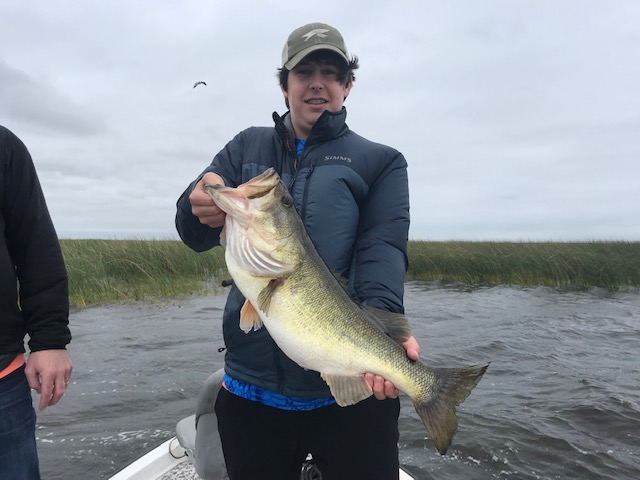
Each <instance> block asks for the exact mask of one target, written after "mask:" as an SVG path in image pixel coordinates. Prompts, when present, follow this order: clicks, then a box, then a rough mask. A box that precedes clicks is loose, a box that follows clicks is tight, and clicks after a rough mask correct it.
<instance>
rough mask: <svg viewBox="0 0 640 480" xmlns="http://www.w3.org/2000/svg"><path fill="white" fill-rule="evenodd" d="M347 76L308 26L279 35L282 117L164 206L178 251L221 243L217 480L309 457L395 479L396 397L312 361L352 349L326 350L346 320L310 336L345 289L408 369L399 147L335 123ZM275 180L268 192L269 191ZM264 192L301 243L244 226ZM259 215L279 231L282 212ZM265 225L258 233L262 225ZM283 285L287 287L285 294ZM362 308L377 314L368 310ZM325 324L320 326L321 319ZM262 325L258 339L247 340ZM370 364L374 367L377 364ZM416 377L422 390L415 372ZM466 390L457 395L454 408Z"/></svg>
mask: <svg viewBox="0 0 640 480" xmlns="http://www.w3.org/2000/svg"><path fill="white" fill-rule="evenodd" d="M357 68H358V60H357V58H356V57H354V56H350V55H349V53H348V51H347V48H346V45H345V42H344V39H343V37H342V35H341V34H340V33H339V32H338V31H337V30H336V29H335V28H333V27H331V26H329V25H326V24H322V23H313V24H308V25H304V26H302V27H300V28H298V29H296V30H295V31H293V32H292V33H291V35H290V36H289V38H288V39H287V42H286V44H285V47H284V50H283V55H282V67H281V68H280V69H279V73H278V78H279V81H280V87H281V90H282V93H283V96H284V100H285V104H286V106H287V108H288V112H287V113H285V114H284V115H283V116H280V115H278V114H276V113H274V114H273V120H274V122H275V126H274V127H251V128H248V129H247V130H244V131H242V132H240V133H239V134H238V135H237V136H236V137H235V138H234V139H232V140H231V141H230V142H229V143H228V144H227V145H226V146H225V147H224V148H223V149H222V150H221V151H220V152H219V153H218V154H217V155H216V156H215V157H214V159H213V161H212V163H211V165H210V166H209V167H207V168H206V169H205V171H204V172H203V173H202V174H201V175H200V176H199V177H198V178H197V179H196V180H195V181H194V182H193V183H192V184H191V185H189V187H188V188H187V189H186V191H185V192H184V193H183V195H182V196H181V197H180V199H179V200H178V203H177V209H178V211H177V215H176V226H177V229H178V232H179V234H180V236H181V238H182V240H183V241H184V242H185V244H186V245H188V246H189V247H190V248H192V249H194V250H196V251H204V250H208V249H210V248H213V247H214V246H217V245H223V246H225V249H226V259H227V265H228V267H229V270H230V272H231V274H232V277H233V278H234V281H235V282H234V285H233V286H232V287H231V291H230V292H229V296H228V298H227V303H226V307H225V311H224V315H223V331H224V338H225V344H226V347H227V351H226V356H225V376H224V383H223V388H222V389H221V392H220V394H219V396H218V399H217V402H216V407H215V409H216V413H217V415H218V425H219V431H220V436H221V440H222V445H223V451H224V457H225V462H226V464H227V469H228V472H229V476H230V478H231V480H245V479H247V480H249V479H251V480H253V479H256V478H260V479H273V480H287V479H291V480H293V479H298V478H299V476H300V468H301V465H302V464H303V462H304V460H305V458H306V456H307V454H308V453H311V454H312V455H313V457H314V459H315V462H316V463H317V465H318V467H319V469H320V471H321V472H322V475H323V479H325V480H332V479H347V478H348V479H355V478H358V479H359V478H363V479H364V478H366V479H368V480H376V479H379V480H389V479H393V478H397V477H398V468H399V465H398V437H399V434H398V416H399V409H400V405H399V401H398V399H397V397H398V390H397V389H396V385H395V384H394V383H392V382H391V381H390V380H389V378H388V377H383V375H381V374H380V373H382V372H386V371H387V370H385V369H384V368H382V367H381V368H380V369H379V370H377V371H375V372H374V371H373V370H375V368H372V369H371V370H369V369H364V370H363V369H362V368H360V366H358V368H355V369H354V372H357V373H352V372H350V371H345V372H344V376H342V375H340V373H341V372H338V371H334V370H335V369H336V368H342V366H345V368H347V369H348V368H350V360H349V359H346V360H345V362H342V363H340V362H338V363H332V362H331V360H330V359H328V361H327V362H323V358H322V356H323V352H324V353H326V352H334V354H335V357H341V356H342V355H341V353H342V352H341V349H348V348H351V345H352V344H351V343H349V342H348V341H347V342H346V343H341V342H342V340H341V339H339V338H338V337H340V336H349V335H350V334H351V333H350V331H349V328H350V326H349V324H348V323H345V324H344V326H343V327H344V328H343V327H342V326H341V327H335V326H333V327H331V328H333V330H332V331H329V330H326V332H328V333H327V334H326V335H325V330H323V329H322V328H320V329H314V325H316V324H317V323H318V322H316V319H315V318H313V317H315V312H316V311H318V310H323V309H324V308H325V307H328V306H329V304H331V305H333V304H334V303H336V302H338V300H336V299H334V297H327V296H325V294H326V291H325V290H331V292H333V293H335V295H336V297H335V298H338V297H339V296H340V294H339V293H337V291H338V290H340V289H342V292H348V293H345V297H346V298H347V300H346V301H345V302H343V303H345V308H346V309H350V311H351V310H353V311H354V312H355V314H354V315H356V316H360V317H362V318H364V319H365V320H363V321H362V322H363V323H362V325H360V326H363V327H367V326H370V325H375V328H374V329H373V330H375V332H374V333H373V336H376V335H377V334H378V333H380V332H384V333H383V334H382V335H380V336H381V337H384V339H379V340H380V342H381V344H383V343H384V342H385V341H386V340H385V339H389V338H391V337H393V340H392V341H391V344H392V346H390V347H389V348H390V349H391V350H393V348H394V347H393V345H395V347H396V348H397V345H398V344H401V345H402V346H403V348H404V351H403V353H402V357H403V358H402V359H401V358H398V357H397V355H396V357H395V361H396V363H403V362H406V363H407V364H416V365H418V364H419V362H417V360H418V358H419V347H418V344H417V342H416V341H415V339H414V338H413V337H412V336H411V335H410V333H409V329H408V325H406V321H404V320H403V317H401V315H393V314H402V313H403V311H404V309H403V303H402V302H403V300H402V299H403V291H404V274H405V272H406V268H407V242H408V230H409V193H408V181H407V163H406V160H405V158H404V157H403V156H402V154H401V153H399V152H398V151H396V150H394V149H393V148H390V147H388V146H385V145H381V144H377V143H374V142H371V141H369V140H367V139H365V138H363V137H361V136H359V135H357V134H356V133H355V132H354V131H352V130H350V129H349V127H348V126H347V124H346V123H345V118H346V109H345V108H344V106H343V104H344V101H345V100H346V99H347V97H348V96H349V94H350V93H351V89H352V87H353V83H354V80H355V76H354V71H355V70H356V69H357ZM256 177H258V178H257V179H256ZM252 179H256V180H253V181H252ZM280 180H281V181H282V185H284V187H281V188H282V190H278V188H280V187H278V188H275V187H274V186H275V185H276V183H277V184H278V185H279V184H280ZM250 181H252V182H250ZM243 184H244V185H243ZM216 185H217V186H221V187H216ZM227 187H231V188H227ZM235 187H240V188H235ZM216 188H219V189H220V190H221V191H223V193H222V194H221V195H227V196H228V197H229V198H230V200H229V203H228V204H226V205H223V201H224V199H222V198H220V200H219V201H218V203H216V202H214V200H213V197H214V196H215V195H216V192H215V190H216ZM236 190H237V192H238V193H237V194H235V193H234V191H236ZM274 192H279V193H274ZM273 195H279V196H278V197H277V198H275V200H274V201H276V203H275V204H273V205H275V206H274V208H279V209H284V210H286V208H287V207H292V208H294V209H295V213H296V215H295V220H296V221H297V217H298V216H299V217H300V219H301V221H302V223H301V225H303V228H301V230H302V231H301V232H297V233H299V235H298V237H300V238H289V237H287V235H288V234H285V233H283V236H282V237H281V238H278V239H276V238H275V235H277V234H278V232H275V233H274V232H273V231H269V230H268V228H267V229H262V228H261V227H260V226H259V225H258V224H259V223H260V220H256V218H254V217H252V215H253V216H255V215H258V216H259V214H260V212H258V211H256V210H255V209H253V207H252V204H253V203H256V202H258V203H260V202H262V200H263V199H262V197H264V202H268V201H271V200H272V199H269V198H267V197H268V196H273ZM264 202H263V205H264V206H265V208H267V207H269V208H271V205H272V204H269V205H266V203H264ZM283 204H284V207H283ZM221 207H223V208H224V209H223V208H221ZM225 210H226V211H225ZM231 210H233V215H231V214H230V213H229V212H231ZM284 210H283V211H284ZM272 213H273V215H276V216H277V215H280V216H281V217H282V219H284V218H285V217H283V216H282V215H286V214H284V213H282V215H281V214H280V213H274V212H273V211H272ZM287 218H289V217H287ZM290 218H294V217H290ZM267 220H268V222H271V226H273V221H274V219H273V218H271V219H267ZM276 220H277V219H276ZM225 221H226V223H227V225H226V227H225ZM291 222H292V220H291V221H290V220H287V225H289V224H290V223H291ZM241 224H242V225H241ZM223 227H224V228H225V231H223ZM287 228H288V227H287V226H286V225H285V226H284V228H283V229H281V231H284V230H286V229H287ZM276 230H277V228H276ZM221 234H222V236H221ZM307 234H308V237H309V238H310V239H311V242H312V243H313V245H311V246H309V248H307V249H306V250H305V249H304V248H301V249H298V251H296V253H295V254H294V256H295V260H294V259H293V257H291V256H289V257H286V258H285V257H283V258H280V257H279V255H280V253H281V252H283V251H285V250H287V249H288V248H289V247H290V246H291V245H292V244H294V243H296V242H298V243H300V242H303V240H301V238H302V237H306V235H307ZM263 247H264V248H263ZM314 247H315V249H314ZM311 250H313V252H314V253H313V255H315V251H316V250H317V254H319V257H318V258H321V259H322V260H321V261H320V263H323V265H322V266H321V267H318V268H325V265H324V264H326V267H328V269H329V270H331V272H333V273H334V274H335V275H336V276H338V277H342V278H343V279H344V281H343V282H342V283H343V284H344V285H343V286H340V287H335V285H338V282H337V281H335V279H334V278H333V277H331V278H332V280H328V279H326V278H325V277H324V276H323V275H324V271H321V270H313V269H311V270H308V271H307V270H306V269H305V270H304V271H302V269H301V268H300V267H301V266H302V264H303V263H304V258H303V257H304V256H306V253H309V251H311ZM300 252H303V253H305V252H306V253H305V255H302V256H301V255H300ZM310 255H311V254H310ZM313 255H311V256H313ZM288 259H291V262H292V263H290V264H288V263H287V261H288ZM318 272H320V273H318ZM316 274H317V275H316ZM305 275H306V277H305ZM328 276H331V275H328ZM294 277H296V278H297V279H298V280H300V281H299V282H297V283H292V280H291V279H292V278H294ZM319 277H322V279H321V280H317V279H318V278H319ZM245 279H246V280H247V281H246V282H245V281H244V280H245ZM334 281H335V285H334V284H333V283H332V282H334ZM325 285H328V287H327V288H326V289H325ZM312 286H315V289H314V288H313V287H312ZM343 287H344V288H343ZM241 290H242V291H241ZM253 293H255V295H254V294H253ZM284 297H286V298H284ZM292 297H297V299H295V300H292ZM340 302H342V300H340ZM294 303H295V304H296V305H297V306H296V307H295V308H294V309H293V310H289V313H290V312H291V311H295V312H298V313H297V316H298V317H305V318H298V319H297V320H301V321H300V322H298V323H296V319H293V321H292V323H290V324H289V323H285V322H281V321H280V319H281V314H280V313H279V312H281V311H284V310H286V306H287V305H293V304H294ZM346 303H351V304H353V307H352V306H351V305H346ZM309 305H313V308H311V307H309ZM296 309H297V310H296ZM376 309H379V310H378V311H380V310H381V311H383V312H386V313H387V315H377V314H375V313H372V312H375V310H376ZM305 312H308V314H307V313H305ZM389 312H391V313H389ZM286 315H287V314H286V313H285V314H283V317H282V318H284V317H286ZM340 315H341V314H340ZM294 316H296V315H294ZM320 316H322V314H320ZM330 316H331V315H327V314H325V315H324V317H323V319H328V320H329V323H331V322H330V320H331V318H328V317H330ZM347 316H348V315H346V314H345V318H346V317H347ZM307 317H308V318H307ZM387 317H388V318H387ZM399 318H401V319H400V320H399ZM368 319H370V320H371V322H369V321H368ZM343 320H344V319H342V318H341V319H340V321H343ZM360 321H361V319H357V322H360ZM263 322H264V325H265V326H266V327H267V328H261V327H262V325H263ZM305 322H306V323H305ZM314 322H315V323H314ZM403 322H404V323H403ZM398 323H399V324H401V325H400V326H399V327H398V325H397V324H398ZM388 324H389V325H388ZM392 324H396V327H397V328H396V330H397V331H396V332H395V333H394V327H393V326H390V325H392ZM305 325H306V326H311V327H310V328H309V329H306V328H305ZM297 328H299V330H296V329H297ZM337 331H339V332H342V333H339V334H338V335H337V336H336V342H334V343H332V344H331V345H327V348H325V349H324V350H323V349H322V348H320V346H322V345H323V343H327V342H328V343H330V341H329V340H328V338H329V337H330V336H331V335H334V334H335V332H337ZM355 331H356V330H354V332H355ZM354 335H355V336H357V334H354ZM332 338H333V337H332ZM359 340H361V339H356V340H354V342H355V343H358V341H359ZM376 341H377V340H376ZM396 342H397V343H396ZM316 346H319V347H318V349H317V350H316V348H315V347H316ZM354 348H355V350H354V351H355V352H358V350H357V348H356V347H354ZM384 348H387V347H386V346H385V347H384ZM400 350H401V351H402V349H400ZM285 352H286V353H285ZM334 354H331V355H329V354H327V357H332V356H334ZM356 356H358V355H356ZM364 356H366V355H364ZM292 357H293V358H294V359H296V360H297V361H294V360H293V359H292ZM312 358H314V359H315V360H312ZM371 358H372V360H371V363H370V364H371V365H372V367H373V366H374V364H375V363H376V361H375V359H376V358H377V357H376V355H372V356H371ZM325 363H326V364H327V365H326V368H325V366H324V365H325ZM320 364H322V365H323V366H322V367H321V366H320ZM329 364H331V365H329ZM316 365H318V367H316ZM365 365H367V364H365ZM420 365H421V364H420ZM407 367H411V365H408V366H407ZM376 368H377V367H376ZM403 368H404V367H403ZM332 369H334V370H332ZM390 371H393V370H390ZM482 372H484V370H482ZM476 374H477V375H476V376H479V375H481V374H482V373H478V372H476ZM429 375H431V377H429V378H430V379H437V375H436V376H433V375H432V373H431V372H430V371H429V372H428V373H427V376H429ZM398 379H399V380H398V382H401V383H402V382H404V380H403V379H402V377H400V376H399V377H398ZM476 382H477V379H474V381H473V382H472V383H473V386H475V383H476ZM409 383H410V382H409V381H407V385H409ZM404 385H405V384H404V383H403V385H402V386H404ZM398 386H400V383H398ZM473 386H469V387H468V391H470V389H471V388H473ZM411 388H412V387H408V386H407V388H406V389H404V388H403V390H411ZM429 388H430V389H431V388H433V384H429ZM465 388H466V387H465ZM465 391H466V390H465ZM468 391H466V394H464V395H463V394H460V393H458V394H457V395H458V396H460V397H462V396H464V397H466V395H468ZM412 398H413V397H412ZM414 401H415V400H414ZM460 401H461V399H460V398H457V399H456V400H455V401H454V403H456V404H457V403H459V402H460ZM416 403H417V402H416ZM341 405H343V406H341ZM416 408H418V405H417V404H416ZM421 416H422V415H421ZM423 421H424V418H423ZM456 424H457V423H456ZM453 429H454V430H455V426H454V427H453ZM451 435H452V433H451ZM448 442H450V436H449V438H448V439H446V440H443V441H442V442H441V443H442V445H441V446H438V449H439V450H440V451H441V452H442V453H444V450H446V447H447V446H448Z"/></svg>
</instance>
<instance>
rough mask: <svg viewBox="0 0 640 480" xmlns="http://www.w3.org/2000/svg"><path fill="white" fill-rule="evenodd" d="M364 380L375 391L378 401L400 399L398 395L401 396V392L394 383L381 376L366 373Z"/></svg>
mask: <svg viewBox="0 0 640 480" xmlns="http://www.w3.org/2000/svg"><path fill="white" fill-rule="evenodd" d="M364 378H365V380H366V382H367V383H368V384H369V386H370V387H371V389H372V390H373V395H374V396H375V397H376V398H377V399H378V400H384V399H385V398H398V395H400V392H399V391H398V389H397V388H396V387H395V386H394V385H393V383H391V382H390V381H388V380H385V379H384V378H382V377H381V376H380V375H374V374H373V373H366V374H365V376H364Z"/></svg>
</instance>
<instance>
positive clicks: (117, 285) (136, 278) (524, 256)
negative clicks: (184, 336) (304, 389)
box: [61, 240, 640, 308]
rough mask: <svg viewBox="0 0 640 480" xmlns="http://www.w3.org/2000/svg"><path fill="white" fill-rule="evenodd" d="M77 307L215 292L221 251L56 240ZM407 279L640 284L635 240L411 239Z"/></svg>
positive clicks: (170, 243) (221, 273)
mask: <svg viewBox="0 0 640 480" xmlns="http://www.w3.org/2000/svg"><path fill="white" fill-rule="evenodd" d="M61 244H62V251H63V254H64V257H65V262H66V265H67V270H68V272H69V295H70V300H71V304H72V305H73V306H75V307H81V308H82V307H86V306H89V305H95V304H101V303H107V302H114V301H115V302H117V301H130V300H142V299H152V298H156V297H167V296H178V295H187V294H192V293H205V292H216V293H217V292H219V290H218V288H219V286H220V284H221V281H222V280H224V279H228V278H229V274H228V272H227V270H226V266H225V263H224V253H223V250H222V249H221V248H215V249H213V250H209V251H207V252H204V253H195V252H193V251H192V250H190V249H189V248H187V247H186V246H185V245H184V244H182V242H180V241H177V240H62V241H61ZM406 278H407V280H436V281H442V282H444V283H448V282H461V283H466V284H484V285H500V284H502V285H521V286H536V285H547V286H553V287H561V288H590V287H602V288H607V289H611V290H619V289H628V288H638V287H640V242H572V243H570V242H463V241H447V242H431V241H415V240H414V241H410V242H409V270H408V272H407V276H406Z"/></svg>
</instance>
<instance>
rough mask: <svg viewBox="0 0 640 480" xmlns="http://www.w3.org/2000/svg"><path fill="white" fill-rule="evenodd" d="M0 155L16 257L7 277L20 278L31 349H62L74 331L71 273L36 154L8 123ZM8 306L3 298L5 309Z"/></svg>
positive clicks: (0, 136) (7, 236) (8, 242)
mask: <svg viewBox="0 0 640 480" xmlns="http://www.w3.org/2000/svg"><path fill="white" fill-rule="evenodd" d="M0 155H2V162H1V163H2V187H1V188H2V198H1V202H2V222H3V223H4V225H3V226H4V245H3V247H4V248H6V250H7V251H8V253H9V258H10V261H11V265H10V266H7V265H2V275H3V277H5V278H6V277H7V276H9V275H15V276H14V278H16V277H17V280H18V288H19V312H20V314H21V317H22V322H23V328H24V330H25V331H26V333H27V334H28V335H29V337H30V338H29V348H30V350H31V351H32V352H34V351H38V350H48V349H63V348H65V346H66V345H67V344H68V343H69V342H70V341H71V333H70V331H69V290H68V279H67V271H66V268H65V264H64V259H63V256H62V251H61V249H60V244H59V242H58V237H57V235H56V231H55V229H54V226H53V223H52V221H51V217H50V216H49V211H48V209H47V205H46V203H45V199H44V194H43V192H42V189H41V187H40V182H39V180H38V177H37V174H36V170H35V167H34V165H33V161H32V159H31V156H30V154H29V152H28V150H27V148H26V147H25V145H24V144H23V143H22V142H21V141H20V139H18V138H17V137H16V136H15V135H14V134H12V133H11V132H10V131H9V130H7V129H5V128H3V127H0ZM7 267H8V268H7ZM12 270H13V271H12ZM3 283H4V282H3ZM14 286H15V283H14ZM5 292H6V290H5ZM14 305H15V302H14ZM9 307H10V304H9V303H5V302H3V309H4V308H9ZM14 311H18V310H15V309H14ZM7 313H8V312H7Z"/></svg>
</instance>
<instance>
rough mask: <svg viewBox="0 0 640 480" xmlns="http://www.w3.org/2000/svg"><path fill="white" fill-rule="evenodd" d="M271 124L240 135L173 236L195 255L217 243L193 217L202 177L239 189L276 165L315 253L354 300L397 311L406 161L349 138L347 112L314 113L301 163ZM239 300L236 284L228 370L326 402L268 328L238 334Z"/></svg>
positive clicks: (315, 380)
mask: <svg viewBox="0 0 640 480" xmlns="http://www.w3.org/2000/svg"><path fill="white" fill-rule="evenodd" d="M273 118H274V121H275V128H269V127H252V128H248V129H247V130H244V131H242V132H241V133H239V134H238V135H237V136H236V137H235V138H234V139H233V140H231V141H230V142H229V143H228V144H227V145H226V146H225V147H224V149H223V150H222V151H221V152H220V153H218V154H217V155H216V156H215V158H214V159H213V161H212V163H211V165H210V166H209V167H208V168H207V169H206V170H205V171H204V172H203V173H202V174H201V175H200V176H199V177H198V178H197V179H196V180H195V181H194V182H193V183H192V184H191V185H190V186H189V187H188V188H187V190H186V191H185V192H184V193H183V194H182V196H181V197H180V199H179V200H178V202H177V209H178V210H177V215H176V227H177V229H178V233H179V234H180V237H181V238H182V240H183V241H184V243H185V244H186V245H188V246H189V247H190V248H192V249H193V250H196V251H198V252H201V251H204V250H208V249H210V248H212V247H214V246H216V245H219V244H220V240H219V237H220V232H221V230H222V229H221V228H217V229H214V228H210V227H207V226H204V225H202V224H201V223H200V222H199V220H198V219H197V218H196V217H194V216H193V215H192V213H191V204H190V203H189V198H188V197H189V194H190V193H191V191H192V190H193V188H194V186H195V185H196V183H197V182H198V181H199V180H200V179H201V178H202V175H204V173H206V172H215V173H217V174H218V175H220V176H221V177H222V178H223V179H224V182H225V184H226V185H227V186H231V187H236V186H238V185H240V184H241V183H244V182H246V181H248V180H250V179H251V178H253V177H255V176H256V175H258V174H260V173H262V172H263V171H265V170H267V169H268V168H270V167H274V168H275V170H276V171H277V172H278V173H279V174H280V177H281V179H282V181H283V183H284V184H285V185H287V186H288V187H289V190H290V192H291V196H292V198H293V200H294V204H295V206H296V209H297V211H298V213H299V214H300V217H301V218H302V221H303V223H304V225H305V227H306V229H307V232H308V234H309V236H310V237H311V240H312V241H313V243H314V245H315V246H316V249H317V250H318V253H319V254H320V256H321V257H322V258H323V259H324V261H325V263H326V264H327V266H328V267H329V268H330V269H331V270H333V271H335V272H338V273H340V274H342V275H344V276H345V277H347V278H349V285H350V292H351V294H352V297H353V298H354V300H355V301H357V302H360V303H364V304H367V305H371V306H374V307H378V308H382V309H385V310H389V311H393V312H399V313H402V312H403V303H402V297H403V293H404V274H405V272H406V269H407V242H408V232H409V191H408V181H407V162H406V160H405V159H404V157H403V156H402V154H401V153H399V152H398V151H396V150H394V149H392V148H390V147H387V146H385V145H381V144H378V143H374V142H371V141H369V140H367V139H365V138H363V137H361V136H359V135H358V134H356V133H355V132H353V131H351V130H350V129H349V128H348V127H347V124H346V123H345V118H346V110H345V109H344V108H343V109H342V111H341V112H337V113H331V112H329V111H325V112H324V113H323V114H322V115H321V116H320V118H319V119H318V121H317V122H316V124H315V125H314V127H313V129H312V131H311V133H310V135H309V137H308V138H307V141H306V144H305V147H304V150H303V152H302V155H301V156H300V158H298V157H297V155H296V150H295V140H294V138H293V129H292V128H291V123H290V118H289V116H288V114H285V116H284V117H280V116H279V115H277V114H276V113H274V115H273ZM243 303H244V298H243V296H242V294H241V293H240V292H239V290H238V289H237V288H236V287H235V286H233V287H232V288H231V291H230V292H229V296H228V298H227V303H226V306H225V311H224V316H223V332H224V339H225V345H226V347H227V352H226V356H225V370H226V372H227V373H228V374H229V375H231V376H232V377H234V378H237V379H239V380H243V381H245V382H249V383H251V384H254V385H258V386H260V387H262V388H266V389H268V390H271V391H274V392H278V393H281V394H283V395H287V396H292V397H303V398H315V397H326V396H330V393H329V389H328V387H327V386H326V384H325V383H324V381H323V380H322V379H321V378H320V375H319V374H318V373H317V372H312V371H307V370H304V369H302V368H300V367H299V366H298V365H297V364H295V363H294V362H293V361H292V360H290V359H289V358H288V357H286V356H285V355H284V353H282V351H281V350H280V349H279V348H278V347H277V345H276V344H275V342H273V340H272V339H271V337H270V336H269V333H268V332H267V331H266V329H264V328H262V329H260V330H258V331H251V332H250V333H248V334H245V333H244V332H243V331H242V330H240V327H239V318H240V308H241V307H242V305H243Z"/></svg>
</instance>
